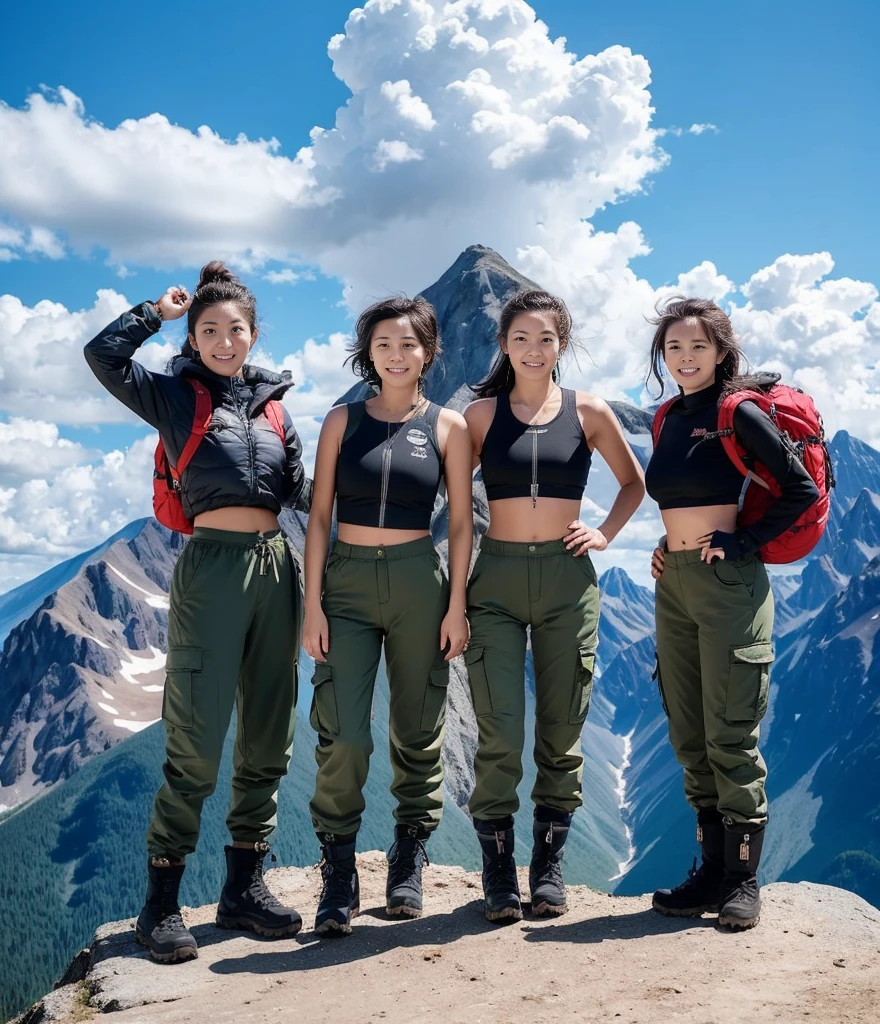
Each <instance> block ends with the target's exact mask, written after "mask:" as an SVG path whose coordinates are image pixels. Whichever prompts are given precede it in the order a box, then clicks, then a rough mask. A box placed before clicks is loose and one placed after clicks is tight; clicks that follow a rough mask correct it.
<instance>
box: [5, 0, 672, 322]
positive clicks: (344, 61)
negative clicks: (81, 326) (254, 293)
mask: <svg viewBox="0 0 880 1024" xmlns="http://www.w3.org/2000/svg"><path fill="white" fill-rule="evenodd" d="M329 52H330V56H331V58H332V61H333V70H334V72H335V74H336V75H337V77H338V78H339V79H340V80H341V81H343V82H344V83H345V84H346V85H347V86H348V88H349V89H350V90H351V93H352V95H351V98H350V99H349V101H348V102H347V103H346V105H345V106H344V107H342V108H340V109H339V111H338V112H337V115H336V123H335V125H334V126H333V127H332V128H329V129H324V128H315V129H313V131H312V133H311V142H310V144H309V145H307V146H304V147H303V148H302V149H300V151H299V152H298V153H297V154H296V155H295V156H294V157H293V158H290V157H287V156H285V155H283V154H281V153H280V152H279V144H278V143H277V141H275V140H268V141H266V140H257V141H253V140H249V139H247V138H245V137H244V136H239V137H238V138H237V139H235V140H233V141H228V140H224V139H222V138H220V137H219V136H218V135H217V134H216V133H215V132H213V131H212V130H211V129H210V128H207V127H202V128H199V129H198V130H197V131H195V132H193V131H189V130H188V129H186V128H183V127H180V126H177V125H173V124H170V123H169V122H168V120H167V118H165V117H164V116H162V115H161V114H158V113H156V114H151V115H150V116H149V117H145V118H141V119H139V120H127V121H123V122H122V124H120V125H118V126H117V127H116V128H108V127H106V126H104V125H102V124H99V123H97V122H96V121H94V120H91V119H90V118H89V117H88V116H87V113H86V108H85V105H84V103H83V102H82V100H80V99H79V98H78V97H76V96H75V95H74V94H73V93H71V92H70V91H69V90H67V89H64V88H61V89H58V90H57V91H56V92H48V93H42V94H41V93H36V94H34V95H32V96H30V97H29V98H28V100H27V104H26V106H25V107H24V108H23V109H20V110H19V109H13V108H10V107H8V106H5V105H3V106H0V135H2V136H3V138H4V146H3V149H2V151H0V209H2V210H3V211H5V214H6V216H7V218H8V219H9V221H10V226H8V227H7V228H6V229H5V233H0V244H2V245H3V246H4V248H5V250H6V251H7V253H8V254H11V255H14V254H15V253H16V252H17V251H24V250H25V249H26V248H27V247H28V246H29V245H30V246H33V245H34V244H38V243H41V244H42V245H43V246H44V248H47V249H49V250H51V254H54V255H60V253H61V251H63V249H62V246H63V245H67V246H69V247H71V248H72V249H73V250H75V251H78V252H84V251H88V250H90V249H92V248H93V247H99V248H101V249H105V250H108V251H109V254H110V257H111V259H112V260H113V261H115V262H117V263H120V264H125V263H129V262H130V263H135V264H140V265H152V266H159V267H175V266H181V265H188V266H198V265H200V264H201V263H202V262H203V261H204V260H203V257H204V254H205V252H211V253H218V254H222V255H225V256H226V257H229V258H233V259H237V260H238V261H239V262H245V263H248V264H251V265H253V264H259V263H262V262H263V261H265V260H269V259H271V260H277V261H281V262H289V263H293V264H298V263H305V264H310V265H314V266H317V267H318V268H320V270H322V271H323V272H324V273H326V274H330V275H336V276H339V277H340V278H341V279H342V280H343V281H344V282H345V285H346V288H347V292H348V295H349V298H350V301H351V302H352V303H353V304H355V305H357V304H359V303H360V302H361V300H362V299H363V297H364V296H367V295H375V294H377V293H386V292H387V291H388V290H389V289H390V290H400V289H403V290H406V291H413V290H415V289H416V288H418V287H421V286H424V284H425V282H426V281H431V280H433V279H434V278H436V277H437V276H438V275H439V274H440V273H441V272H442V271H443V270H444V269H445V268H446V267H447V266H448V265H449V264H450V263H451V262H452V260H453V259H454V258H455V256H456V255H457V254H458V252H459V251H460V250H461V249H462V248H464V246H465V245H467V244H469V243H470V242H472V241H474V240H479V241H482V242H484V243H485V244H488V245H492V246H493V247H495V248H497V249H498V250H499V251H501V252H509V253H512V252H513V251H514V250H515V248H516V247H517V246H520V245H522V244H527V243H528V242H529V241H530V240H531V239H533V238H534V236H535V227H536V225H537V224H543V225H545V228H546V229H547V230H548V231H551V232H554V231H561V230H566V229H567V228H568V226H569V225H570V224H571V223H573V222H574V223H576V222H577V221H578V220H580V219H582V218H587V217H590V216H591V215H592V214H593V213H594V212H595V210H596V209H597V208H598V207H599V206H601V205H603V204H606V203H609V202H613V201H615V200H616V199H619V198H621V197H622V196H625V195H627V194H630V193H632V192H635V191H637V190H638V189H640V188H641V187H642V184H643V182H644V181H645V178H646V176H647V175H649V174H650V173H652V172H653V171H655V170H657V169H658V168H659V167H660V166H662V164H663V163H664V161H665V155H664V154H663V152H662V151H661V150H660V149H659V148H658V147H657V132H656V131H655V130H653V129H652V128H651V126H650V121H651V115H652V113H653V110H652V107H651V97H650V94H649V92H648V84H649V82H650V69H649V67H648V63H647V61H646V60H645V59H644V58H643V57H640V56H637V55H634V54H632V53H631V52H630V51H629V50H628V49H626V48H624V47H622V46H613V47H610V48H609V49H607V50H605V51H603V52H602V53H600V54H598V55H595V56H593V55H590V56H586V57H583V58H581V59H578V58H577V56H576V55H575V54H573V53H571V52H570V51H568V50H567V49H566V46H565V40H564V39H557V40H552V39H551V38H550V37H549V34H548V31H547V27H546V25H544V23H543V22H541V21H539V20H538V19H537V18H536V16H535V12H534V11H533V10H532V8H531V7H529V5H528V4H526V3H524V2H523V0H457V2H454V3H446V2H442V0H432V2H428V0H370V2H369V3H367V4H366V5H365V6H364V7H363V8H358V9H355V10H354V11H352V12H351V15H350V16H349V18H348V21H347V23H346V26H345V32H344V33H343V34H340V35H337V36H334V37H333V39H332V40H331V41H330V44H329ZM463 228H466V231H465V232H464V234H463ZM35 239H36V242H35Z"/></svg>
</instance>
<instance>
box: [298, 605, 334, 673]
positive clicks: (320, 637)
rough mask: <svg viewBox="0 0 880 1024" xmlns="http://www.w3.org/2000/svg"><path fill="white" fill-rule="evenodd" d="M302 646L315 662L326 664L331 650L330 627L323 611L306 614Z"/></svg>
mask: <svg viewBox="0 0 880 1024" xmlns="http://www.w3.org/2000/svg"><path fill="white" fill-rule="evenodd" d="M302 645H303V648H304V649H305V652H306V654H308V656H309V657H310V658H314V659H315V661H320V662H322V663H323V662H325V661H326V660H327V657H326V655H327V652H328V651H329V650H330V627H329V625H328V623H327V616H326V615H325V614H324V613H323V611H314V612H308V611H307V612H306V614H305V620H304V621H303V631H302Z"/></svg>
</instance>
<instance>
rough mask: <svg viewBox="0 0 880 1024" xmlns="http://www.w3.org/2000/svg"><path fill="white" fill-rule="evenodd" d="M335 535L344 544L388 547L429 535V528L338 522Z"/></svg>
mask: <svg viewBox="0 0 880 1024" xmlns="http://www.w3.org/2000/svg"><path fill="white" fill-rule="evenodd" d="M336 535H337V537H338V538H339V539H340V540H341V541H342V542H343V543H344V544H359V545H361V546H363V547H367V548H390V547H392V546H393V545H394V544H408V543H409V542H410V541H411V540H421V539H422V537H430V536H431V531H430V530H389V529H388V528H387V527H383V528H382V529H380V528H379V527H378V526H354V525H352V524H351V523H340V524H339V527H338V530H337V534H336Z"/></svg>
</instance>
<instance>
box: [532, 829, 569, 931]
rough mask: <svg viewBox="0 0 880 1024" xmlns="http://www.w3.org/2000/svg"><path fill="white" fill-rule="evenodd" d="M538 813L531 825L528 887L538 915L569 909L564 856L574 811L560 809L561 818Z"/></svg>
mask: <svg viewBox="0 0 880 1024" xmlns="http://www.w3.org/2000/svg"><path fill="white" fill-rule="evenodd" d="M540 813H541V811H540V810H539V811H538V812H536V814H535V821H534V823H533V825H532V837H533V839H534V844H533V846H532V862H531V864H530V865H529V890H530V891H531V894H532V914H533V915H534V916H535V917H558V916H559V915H560V914H564V913H565V912H566V911H567V910H568V901H567V900H566V896H565V882H564V881H563V879H562V856H563V853H564V849H563V848H564V846H565V840H566V839H568V830H569V827H570V825H571V815H570V814H562V813H561V812H560V814H559V818H560V820H558V821H542V820H541V819H539V818H538V814H540Z"/></svg>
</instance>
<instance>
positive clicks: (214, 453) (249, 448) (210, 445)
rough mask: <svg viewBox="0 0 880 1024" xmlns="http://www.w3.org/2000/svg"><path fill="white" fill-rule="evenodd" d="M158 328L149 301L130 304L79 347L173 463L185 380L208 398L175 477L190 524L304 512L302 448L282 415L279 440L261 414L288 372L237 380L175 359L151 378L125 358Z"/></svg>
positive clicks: (187, 404)
mask: <svg viewBox="0 0 880 1024" xmlns="http://www.w3.org/2000/svg"><path fill="white" fill-rule="evenodd" d="M161 326H162V321H161V320H160V319H159V317H158V315H157V314H156V310H155V307H154V306H153V304H152V303H151V302H144V303H142V304H141V305H140V306H135V307H134V309H130V310H129V311H128V312H127V313H123V314H122V316H121V317H120V318H119V319H118V320H116V321H114V323H112V324H110V325H109V326H108V327H105V328H104V330H103V331H101V333H100V334H99V335H98V336H97V337H96V338H93V339H92V340H91V341H90V342H89V343H88V345H86V347H85V357H86V361H87V362H88V364H89V366H90V367H91V369H92V372H93V373H94V374H95V376H96V377H97V378H98V380H99V381H100V382H101V383H102V384H103V385H104V387H105V388H107V390H108V391H109V392H110V394H111V395H113V396H114V398H118V399H119V401H120V402H122V403H123V405H126V406H128V408H129V409H131V410H132V411H133V412H135V413H137V415H138V416H140V417H141V419H144V420H146V421H147V423H149V424H150V426H151V427H155V428H156V430H158V431H159V434H160V435H161V437H162V440H163V442H164V443H165V450H166V451H167V453H168V458H169V459H170V460H171V462H172V463H175V462H176V461H177V458H178V456H179V455H180V453H181V451H183V448H184V445H185V444H186V442H187V440H188V439H189V436H190V432H191V431H192V425H193V417H194V416H195V409H196V398H195V391H194V390H193V387H192V384H190V383H189V381H188V380H187V378H188V377H196V378H198V380H199V381H201V382H202V383H203V384H204V385H205V386H206V387H207V388H208V391H209V392H210V394H211V399H212V401H213V405H214V415H213V417H212V419H211V426H210V428H209V429H208V433H207V434H206V435H205V437H204V439H203V440H202V442H201V444H200V445H199V446H198V448H197V449H196V452H195V454H194V455H193V457H192V461H191V462H190V463H189V465H188V466H187V468H186V470H185V471H184V474H183V478H182V480H181V492H182V498H183V510H184V512H185V513H186V514H187V516H189V518H191V519H193V518H195V517H196V516H197V515H199V514H200V513H201V512H210V511H212V510H213V509H216V508H227V507H229V506H236V505H237V506H246V507H256V508H268V509H270V510H271V511H272V512H275V513H278V512H280V511H281V508H282V506H285V505H287V506H291V507H293V508H298V509H302V510H303V511H308V508H309V505H310V503H311V494H312V482H311V480H309V479H308V478H307V477H306V475H305V471H304V470H303V465H302V444H301V443H300V440H299V437H298V435H297V433H296V430H295V429H294V427H293V424H292V422H291V419H290V416H289V415H288V413H287V410H286V409H285V411H284V428H285V438H284V445H283V446H282V444H281V438H280V437H279V436H278V434H276V433H275V431H274V430H273V429H272V425H271V424H270V423H269V420H268V419H267V418H266V416H265V414H264V412H263V410H264V409H265V407H266V403H267V402H270V401H272V400H274V399H280V398H281V396H282V395H283V394H284V392H285V391H287V390H288V388H290V387H292V386H293V382H292V381H291V379H290V374H289V373H284V374H277V373H272V372H271V371H269V370H262V369H260V368H259V367H258V366H248V365H245V366H244V367H243V369H242V373H243V379H242V378H238V377H222V376H220V375H219V374H216V373H212V372H211V371H210V370H208V369H207V368H206V367H205V366H203V365H202V364H201V363H198V362H195V361H193V360H189V359H178V360H177V361H176V364H175V366H174V373H173V374H172V375H167V374H162V373H150V371H149V370H147V369H146V368H145V367H144V366H141V364H140V363H136V362H134V361H133V360H132V356H133V355H134V353H135V352H136V351H137V350H138V348H139V347H140V346H141V345H142V344H143V343H144V342H145V341H146V340H147V339H148V338H150V337H151V336H152V335H154V334H155V333H156V331H158V330H159V328H160V327H161Z"/></svg>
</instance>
